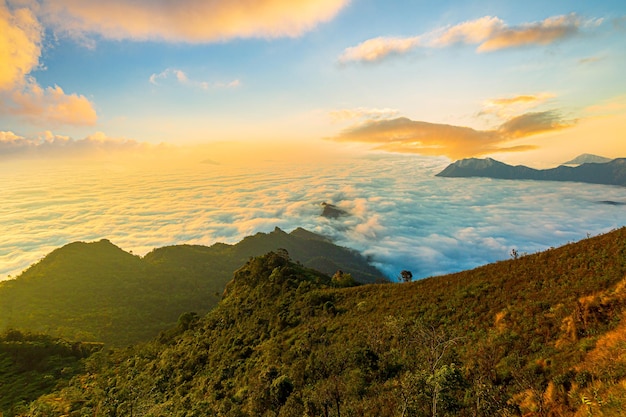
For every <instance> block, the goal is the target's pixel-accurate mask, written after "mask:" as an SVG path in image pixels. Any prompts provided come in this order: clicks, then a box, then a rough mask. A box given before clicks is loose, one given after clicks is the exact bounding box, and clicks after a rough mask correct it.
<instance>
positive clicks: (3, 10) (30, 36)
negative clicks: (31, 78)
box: [0, 0, 43, 91]
mask: <svg viewBox="0 0 626 417" xmlns="http://www.w3.org/2000/svg"><path fill="white" fill-rule="evenodd" d="M42 37H43V28H42V27H41V25H40V24H39V21H38V20H37V18H36V17H35V16H34V15H33V13H32V12H31V11H30V10H29V9H26V8H20V9H16V10H14V11H11V10H9V8H8V7H7V5H6V2H5V0H0V62H2V65H0V91H3V90H9V91H10V90H13V89H14V88H15V87H16V86H19V85H21V84H22V83H23V80H24V78H25V77H26V75H27V74H28V73H30V72H31V71H32V70H33V69H35V68H37V66H38V65H39V56H40V55H41V40H42Z"/></svg>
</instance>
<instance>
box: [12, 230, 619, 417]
mask: <svg viewBox="0 0 626 417" xmlns="http://www.w3.org/2000/svg"><path fill="white" fill-rule="evenodd" d="M625 276H626V229H625V228H622V229H619V230H615V231H613V232H611V233H608V234H606V235H602V236H597V237H593V238H588V239H584V240H582V241H580V242H577V243H572V244H569V245H566V246H564V247H561V248H557V249H551V250H548V251H545V252H542V253H538V254H533V255H526V256H522V257H520V258H518V259H511V260H508V261H502V262H498V263H495V264H491V265H486V266H484V267H480V268H477V269H475V270H472V271H465V272H461V273H457V274H451V275H446V276H440V277H435V278H429V279H425V280H420V281H417V282H412V283H403V284H382V285H362V286H357V287H351V288H336V287H335V286H334V285H333V280H332V279H331V278H329V277H328V276H325V275H323V274H320V273H318V272H316V271H313V270H310V269H307V268H304V267H303V266H301V265H299V264H297V263H293V262H291V261H290V260H289V259H288V257H287V256H286V255H285V254H284V253H269V254H267V255H264V256H261V257H257V258H252V259H250V260H249V261H248V262H247V263H246V264H245V265H244V266H243V267H242V268H240V269H238V270H237V271H236V272H235V274H234V275H233V279H232V281H231V282H230V283H229V284H228V286H227V288H226V291H225V294H224V298H223V299H222V301H221V302H220V303H219V305H218V306H217V307H216V308H215V309H213V310H212V311H211V312H209V313H208V314H207V315H206V316H204V317H198V316H196V315H193V314H189V315H186V316H184V317H181V320H180V321H179V323H178V325H177V327H175V328H172V329H171V330H169V331H167V332H163V333H162V334H161V335H160V336H159V337H158V338H157V339H155V340H153V341H151V342H149V343H147V344H143V345H139V346H135V347H133V348H129V349H124V350H112V351H109V352H104V351H103V352H99V353H96V354H94V355H92V356H91V357H90V358H89V359H87V362H86V366H87V368H88V369H89V373H86V374H84V375H80V376H77V377H75V378H74V379H73V380H72V381H71V382H70V383H69V384H68V385H66V386H65V387H59V389H57V390H56V391H55V392H52V393H50V394H48V395H46V396H43V397H41V398H40V399H39V400H37V401H36V402H34V403H33V404H31V406H30V408H29V410H34V411H30V412H27V413H25V414H24V415H31V416H35V415H43V414H45V415H47V416H51V417H52V416H61V415H133V416H151V415H186V416H206V415H215V416H280V417H296V416H297V417H300V416H303V415H306V416H333V417H335V416H337V417H339V416H341V415H344V416H380V417H393V416H426V415H429V416H432V415H437V416H468V417H469V416H497V415H507V416H521V415H524V416H587V415H594V416H595V415H602V416H622V415H623V410H624V409H626V384H624V381H626V351H625V350H624V345H625V344H626V279H625V278H624V277H625ZM42 410H45V413H42Z"/></svg>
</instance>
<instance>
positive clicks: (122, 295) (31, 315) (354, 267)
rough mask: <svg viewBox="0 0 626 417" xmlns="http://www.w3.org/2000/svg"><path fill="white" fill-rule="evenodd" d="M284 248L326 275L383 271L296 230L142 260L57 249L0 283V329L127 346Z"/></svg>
mask: <svg viewBox="0 0 626 417" xmlns="http://www.w3.org/2000/svg"><path fill="white" fill-rule="evenodd" d="M278 249H284V250H286V251H288V253H289V254H290V255H291V256H292V258H293V259H294V260H296V261H298V262H301V263H302V264H305V265H310V266H313V267H315V268H317V269H319V270H321V271H324V272H326V273H327V274H333V273H334V272H336V271H337V270H338V269H342V270H343V271H346V272H349V273H351V274H352V276H353V277H354V278H355V279H356V280H360V281H362V282H373V281H374V280H375V279H377V278H380V277H382V276H383V274H382V273H381V272H380V271H378V270H377V269H376V268H374V267H372V266H370V265H369V264H368V263H367V261H366V259H364V258H363V257H362V256H361V255H359V254H358V253H357V252H354V251H352V250H349V249H347V248H342V247H339V246H337V245H334V244H333V243H332V242H330V241H329V240H327V239H325V238H324V237H322V236H319V235H316V234H314V233H311V232H308V231H306V230H304V229H296V230H294V231H293V232H291V233H289V234H288V233H285V232H284V231H282V230H280V229H276V230H274V231H273V232H271V233H267V234H265V233H258V234H256V235H254V236H250V237H248V238H245V239H244V240H243V241H241V242H239V243H238V244H236V245H226V244H221V243H218V244H215V245H213V246H211V247H207V246H191V245H178V246H170V247H165V248H159V249H155V250H154V251H152V252H150V253H149V254H147V255H146V256H145V257H143V258H141V257H139V256H134V255H132V254H130V253H127V252H125V251H123V250H122V249H120V248H118V247H117V246H115V245H114V244H112V243H111V242H109V241H108V240H101V241H99V242H93V243H84V242H76V243H71V244H69V245H66V246H64V247H62V248H59V249H57V250H55V251H53V252H52V253H50V254H49V255H48V256H46V257H45V258H44V259H42V260H41V261H40V262H38V263H37V264H35V265H33V266H31V267H30V268H29V269H27V270H26V271H25V272H24V273H22V274H21V275H20V276H19V277H17V278H16V279H14V280H10V281H5V282H2V283H0V331H2V330H5V329H8V328H17V329H22V330H27V331H31V332H43V333H47V334H50V335H54V336H60V337H65V338H67V339H70V340H83V341H95V342H104V343H105V344H107V345H109V346H126V345H128V344H132V343H136V342H139V341H147V340H149V339H151V338H153V337H155V336H156V335H157V334H158V333H159V331H161V330H163V329H165V328H168V327H172V326H174V325H175V324H176V321H177V319H178V317H179V316H180V315H181V314H182V313H184V312H187V311H195V312H197V313H198V314H202V315H203V314H205V313H206V312H208V311H209V310H210V309H211V308H213V307H214V306H215V305H216V304H217V302H218V301H219V300H220V298H221V296H222V292H223V291H224V287H225V285H226V283H227V282H228V281H230V279H231V278H232V275H233V272H234V271H235V270H236V269H237V268H239V267H240V266H241V265H243V264H244V263H245V262H246V261H247V260H248V259H249V258H250V257H251V256H257V255H261V254H264V253H266V252H268V251H271V250H278Z"/></svg>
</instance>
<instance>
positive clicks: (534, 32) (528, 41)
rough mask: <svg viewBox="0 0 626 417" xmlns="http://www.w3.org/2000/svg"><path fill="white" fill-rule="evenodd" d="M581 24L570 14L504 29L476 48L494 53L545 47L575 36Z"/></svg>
mask: <svg viewBox="0 0 626 417" xmlns="http://www.w3.org/2000/svg"><path fill="white" fill-rule="evenodd" d="M581 24H582V22H581V19H580V18H579V17H578V16H576V15H575V14H573V13H572V14H569V15H566V16H556V17H550V18H547V19H545V20H543V21H541V22H535V23H526V24H523V25H520V26H517V27H510V28H507V27H504V28H501V29H500V30H497V31H495V32H494V33H493V34H492V35H491V36H489V37H487V38H486V39H485V41H484V42H482V43H481V44H480V46H479V47H478V51H479V52H486V51H495V50H498V49H504V48H515V47H520V46H526V45H547V44H550V43H552V42H554V41H556V40H558V39H563V38H567V37H571V36H573V35H575V34H576V33H578V30H579V28H580V26H581Z"/></svg>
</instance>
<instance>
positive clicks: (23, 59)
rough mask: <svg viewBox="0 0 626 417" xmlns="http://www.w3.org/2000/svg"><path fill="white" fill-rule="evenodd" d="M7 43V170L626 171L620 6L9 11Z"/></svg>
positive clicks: (318, 4) (62, 5)
mask: <svg viewBox="0 0 626 417" xmlns="http://www.w3.org/2000/svg"><path fill="white" fill-rule="evenodd" d="M0 29H1V30H0V62H2V65H1V66H0V160H6V159H15V158H24V157H29V158H30V157H53V158H58V157H61V156H73V157H76V156H78V157H85V158H86V157H87V156H88V155H91V154H93V153H94V152H99V153H102V152H109V151H114V152H120V151H122V152H126V153H128V152H135V153H139V154H145V153H148V152H153V151H155V149H156V151H158V152H162V151H163V149H164V148H167V149H170V150H171V149H180V148H181V147H182V148H184V147H196V148H194V149H199V148H198V146H200V145H206V144H220V145H216V146H222V147H223V144H224V143H231V144H237V145H236V146H241V144H247V145H245V146H251V147H253V148H255V149H259V150H260V149H269V150H267V151H265V152H266V153H267V154H270V153H274V152H276V149H279V150H280V149H300V150H302V149H316V148H319V149H328V150H335V151H343V152H346V153H351V152H356V151H357V150H358V151H360V152H367V151H383V152H391V153H410V154H417V155H425V156H434V157H446V158H448V159H450V160H455V159H460V158H467V157H487V156H491V157H496V158H498V159H500V160H504V161H509V162H519V163H525V164H528V165H531V166H535V167H546V166H553V165H556V164H558V163H559V162H563V161H565V160H568V159H571V158H572V157H574V156H576V155H578V154H580V153H594V154H599V155H602V156H607V157H621V156H626V140H624V133H625V132H626V77H625V76H624V75H623V68H624V67H626V48H625V46H626V3H624V2H623V1H621V0H616V1H611V0H603V1H595V2H590V1H582V0H577V1H573V0H563V1H558V0H555V1H550V2H546V1H543V0H540V1H535V0H526V1H506V2H503V1H495V0H493V1H489V0H480V1H479V0H475V1H440V2H432V1H428V2H426V1H418V0H413V1H401V0H398V1H392V2H389V1H382V0H352V1H349V0H299V1H295V0H244V1H237V2H232V1H227V0H212V1H204V0H180V1H175V2H174V1H165V0H160V1H154V0H137V1H133V2H128V1H122V0H111V1H107V2H96V1H86V0H0ZM269 144H273V145H272V146H273V147H272V146H269ZM277 144H279V145H277ZM280 144H284V145H285V146H286V148H282V147H281V145H280ZM266 146H267V148H266ZM276 146H278V148H277V147H276ZM233 152H236V151H233ZM259 152H260V151H259ZM306 152H308V151H306ZM306 152H305V153H306ZM209 153H210V152H209Z"/></svg>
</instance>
